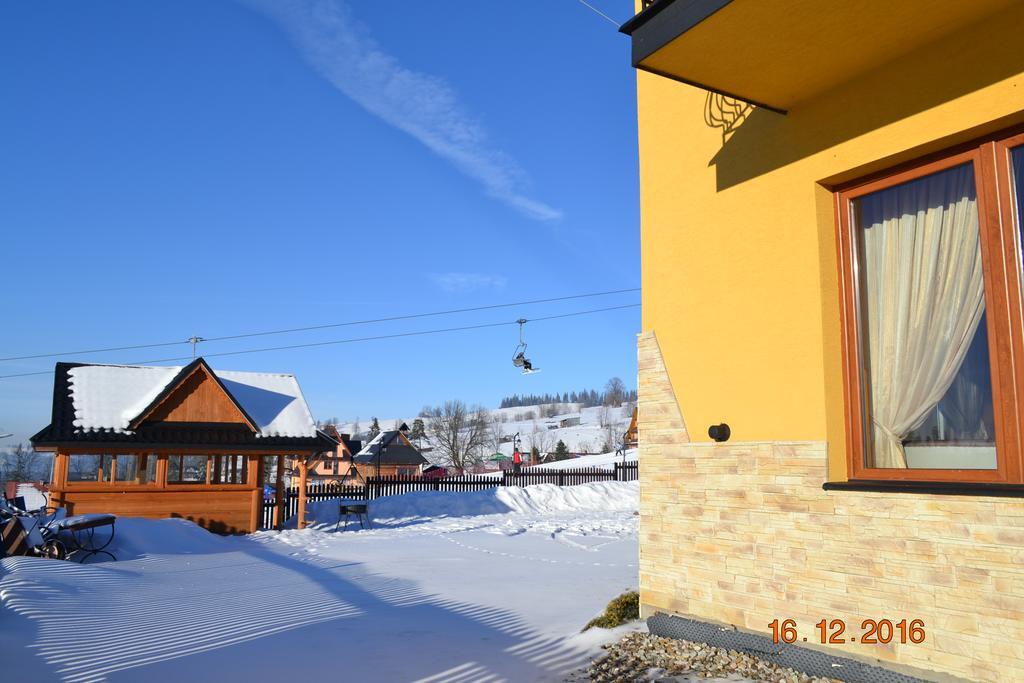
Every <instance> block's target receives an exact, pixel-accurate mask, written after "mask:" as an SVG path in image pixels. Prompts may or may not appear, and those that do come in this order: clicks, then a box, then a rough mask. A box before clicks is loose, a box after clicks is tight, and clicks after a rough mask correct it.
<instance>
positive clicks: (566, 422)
mask: <svg viewBox="0 0 1024 683" xmlns="http://www.w3.org/2000/svg"><path fill="white" fill-rule="evenodd" d="M579 424H580V418H579V416H576V417H563V418H562V419H561V420H559V422H558V426H559V427H561V428H563V429H564V428H566V427H578V426H579Z"/></svg>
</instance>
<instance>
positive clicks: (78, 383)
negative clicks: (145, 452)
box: [67, 365, 317, 438]
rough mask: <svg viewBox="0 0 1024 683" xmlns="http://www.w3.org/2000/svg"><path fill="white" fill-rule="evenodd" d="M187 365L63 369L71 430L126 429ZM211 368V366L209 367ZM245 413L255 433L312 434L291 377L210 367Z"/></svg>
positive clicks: (311, 423) (299, 392) (313, 428)
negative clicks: (72, 414) (255, 430)
mask: <svg viewBox="0 0 1024 683" xmlns="http://www.w3.org/2000/svg"><path fill="white" fill-rule="evenodd" d="M186 367H188V366H175V367H152V366H143V365H77V366H74V367H70V368H68V370H67V374H68V387H69V398H70V400H71V404H72V407H73V409H74V416H75V417H74V426H75V430H76V431H94V430H109V431H113V432H116V433H131V431H132V430H131V429H130V426H129V425H130V424H131V422H132V421H133V420H134V419H135V418H136V417H137V416H139V414H140V413H142V411H144V410H146V408H147V407H148V406H149V405H150V404H151V403H152V402H153V401H154V400H156V399H157V397H159V396H160V395H161V394H162V393H163V392H165V391H166V390H168V388H169V385H171V383H172V382H173V381H174V380H175V378H177V377H178V376H179V374H180V373H181V372H182V370H184V369H185V368H186ZM211 370H212V368H211ZM212 372H213V373H214V375H216V378H217V379H218V380H219V381H220V383H221V385H222V386H223V387H224V389H225V390H226V391H227V393H228V394H229V395H230V397H231V398H232V399H234V401H235V402H236V403H237V404H238V406H239V407H240V408H241V409H242V410H243V411H244V412H245V414H246V415H247V416H248V417H250V418H251V419H252V421H253V423H254V426H255V427H256V428H257V430H258V431H257V434H256V435H257V436H258V437H307V438H308V437H315V436H316V435H317V430H316V424H315V422H314V421H313V416H312V415H311V414H310V412H309V407H308V406H307V404H306V400H305V398H304V397H303V396H302V390H301V389H300V388H299V383H298V382H297V381H296V379H295V376H294V375H290V374H279V373H264V372H238V371H233V370H230V371H229V370H212Z"/></svg>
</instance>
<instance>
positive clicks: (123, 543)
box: [96, 517, 240, 561]
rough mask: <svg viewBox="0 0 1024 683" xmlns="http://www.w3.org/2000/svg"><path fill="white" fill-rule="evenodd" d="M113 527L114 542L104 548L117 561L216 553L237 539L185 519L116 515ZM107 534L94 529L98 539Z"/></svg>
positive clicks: (230, 545) (234, 542)
mask: <svg viewBox="0 0 1024 683" xmlns="http://www.w3.org/2000/svg"><path fill="white" fill-rule="evenodd" d="M114 529H115V531H114V541H113V542H112V543H111V544H110V547H108V548H107V550H109V551H110V552H112V553H113V554H114V556H115V557H116V558H117V559H118V560H119V561H125V560H135V559H138V558H141V557H146V556H147V555H161V554H164V555H166V554H173V555H189V554H194V553H217V552H222V551H224V550H226V549H228V548H230V547H232V546H233V545H234V544H236V543H237V542H238V541H239V540H240V539H239V538H238V537H234V536H218V535H217V534H212V533H210V532H209V531H207V530H206V529H204V528H202V527H201V526H199V525H197V524H195V523H193V522H190V521H188V520H187V519H143V518H141V517H118V518H117V522H116V523H115V524H114ZM107 533H108V532H107V530H106V529H97V530H96V536H97V538H99V537H100V536H102V537H103V538H106V534H107Z"/></svg>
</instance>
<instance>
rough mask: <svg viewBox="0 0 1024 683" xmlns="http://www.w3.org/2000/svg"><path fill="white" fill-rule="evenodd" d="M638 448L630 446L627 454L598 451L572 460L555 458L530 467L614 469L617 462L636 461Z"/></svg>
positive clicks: (548, 468)
mask: <svg viewBox="0 0 1024 683" xmlns="http://www.w3.org/2000/svg"><path fill="white" fill-rule="evenodd" d="M636 461H637V459H636V449H635V448H630V449H628V450H627V451H626V453H625V456H622V455H616V454H615V453H598V454H596V455H583V456H580V457H578V458H573V459H571V460H555V461H552V462H543V463H541V464H539V465H532V466H531V467H530V469H531V470H532V469H538V470H560V469H576V468H577V467H596V468H598V469H602V470H610V469H614V467H615V463H620V464H621V463H623V462H628V463H636Z"/></svg>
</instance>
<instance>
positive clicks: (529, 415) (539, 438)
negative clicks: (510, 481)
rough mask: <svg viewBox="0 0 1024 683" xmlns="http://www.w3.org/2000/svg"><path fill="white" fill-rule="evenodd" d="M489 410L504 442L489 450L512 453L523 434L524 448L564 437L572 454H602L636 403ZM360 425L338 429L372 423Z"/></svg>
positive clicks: (434, 457)
mask: <svg viewBox="0 0 1024 683" xmlns="http://www.w3.org/2000/svg"><path fill="white" fill-rule="evenodd" d="M489 412H490V420H489V422H490V426H491V428H492V431H495V432H497V433H498V434H499V437H500V438H501V439H502V442H501V443H497V442H496V441H495V442H494V443H490V444H489V445H488V448H487V451H488V452H489V453H493V452H500V453H503V454H504V455H508V456H511V455H512V450H513V445H512V437H513V436H514V435H515V434H519V438H520V443H521V444H522V449H523V451H526V452H529V451H530V450H531V449H532V448H533V447H536V448H537V450H538V451H540V452H541V453H548V452H551V451H554V450H555V445H556V444H557V443H558V442H559V440H561V441H564V442H565V445H566V447H567V448H568V449H569V452H570V453H573V454H577V453H585V454H599V453H608V452H614V450H615V449H616V448H617V447H618V445H619V443H620V442H621V440H622V435H623V434H624V433H625V431H626V429H627V428H628V427H629V420H630V418H631V416H632V414H633V404H632V403H624V404H622V405H621V406H616V407H606V406H597V407H592V408H583V407H581V406H580V405H579V404H575V403H550V404H545V405H541V406H521V407H515V408H499V409H496V410H492V411H489ZM545 416H546V417H545ZM420 419H422V420H423V421H424V423H426V424H427V425H428V428H427V434H428V435H427V437H426V438H425V439H423V441H422V444H421V448H422V450H423V455H424V456H425V457H426V458H427V459H428V460H430V461H432V462H435V461H436V462H438V463H439V464H440V457H439V454H437V453H436V451H435V450H434V449H433V444H432V443H431V442H430V437H429V432H430V429H429V422H430V418H420ZM414 420H416V416H412V417H404V418H389V419H380V420H379V423H380V427H381V429H384V430H387V429H395V428H396V427H398V426H399V425H401V424H402V423H403V422H404V423H406V424H408V425H410V426H411V425H412V424H413V421H414ZM563 425H564V426H563ZM356 426H357V425H356V424H355V423H352V422H348V423H344V424H339V425H337V428H338V431H339V432H342V433H348V434H351V433H353V432H355V431H360V432H363V433H365V431H366V430H367V428H368V427H369V426H370V422H369V421H368V420H367V421H360V422H359V423H358V427H359V429H358V430H357V429H356Z"/></svg>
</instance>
